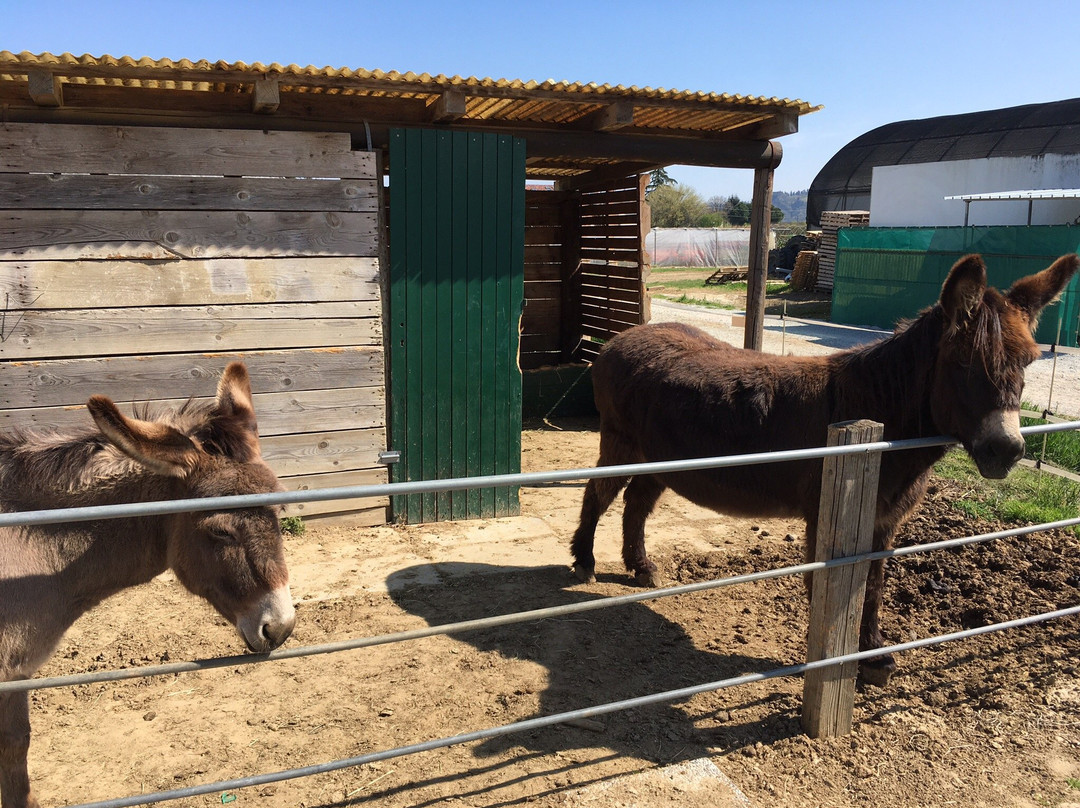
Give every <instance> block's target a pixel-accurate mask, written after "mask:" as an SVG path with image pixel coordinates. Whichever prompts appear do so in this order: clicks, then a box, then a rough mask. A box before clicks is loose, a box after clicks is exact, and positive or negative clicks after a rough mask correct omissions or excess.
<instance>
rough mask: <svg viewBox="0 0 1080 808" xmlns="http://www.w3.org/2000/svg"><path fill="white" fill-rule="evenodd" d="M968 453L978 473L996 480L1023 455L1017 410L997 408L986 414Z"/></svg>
mask: <svg viewBox="0 0 1080 808" xmlns="http://www.w3.org/2000/svg"><path fill="white" fill-rule="evenodd" d="M968 454H970V455H971V458H972V459H973V460H974V461H975V465H976V466H978V468H979V474H981V475H982V476H983V477H987V478H989V479H992V480H1000V479H1002V478H1003V477H1005V476H1006V475H1008V473H1009V472H1010V471H1011V470H1012V467H1013V466H1015V465H1016V464H1017V463H1018V462H1019V461H1020V458H1022V457H1023V456H1024V438H1023V437H1022V436H1021V435H1020V413H1019V412H1017V411H1016V410H1000V411H998V412H994V413H991V414H990V415H987V416H986V417H985V418H984V419H983V420H982V423H981V424H980V425H979V431H978V433H977V434H976V436H975V438H974V439H973V440H972V441H971V445H970V446H969V447H968Z"/></svg>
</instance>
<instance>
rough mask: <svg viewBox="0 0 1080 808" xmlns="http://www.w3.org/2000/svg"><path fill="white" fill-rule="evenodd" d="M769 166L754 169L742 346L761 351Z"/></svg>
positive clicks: (770, 181)
mask: <svg viewBox="0 0 1080 808" xmlns="http://www.w3.org/2000/svg"><path fill="white" fill-rule="evenodd" d="M772 186H773V170H772V169H771V168H755V169H754V198H753V200H752V202H751V203H750V265H749V267H748V268H747V283H746V326H745V328H744V331H743V347H744V348H750V349H752V350H755V351H760V350H761V348H762V345H763V344H764V338H765V278H766V276H767V275H768V272H769V225H770V224H771V222H772Z"/></svg>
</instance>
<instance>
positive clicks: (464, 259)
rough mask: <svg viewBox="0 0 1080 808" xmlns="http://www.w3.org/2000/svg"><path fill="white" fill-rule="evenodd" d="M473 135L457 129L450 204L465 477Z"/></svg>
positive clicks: (456, 512) (460, 470) (456, 435)
mask: <svg viewBox="0 0 1080 808" xmlns="http://www.w3.org/2000/svg"><path fill="white" fill-rule="evenodd" d="M468 157H469V135H468V134H467V133H465V132H454V133H453V157H452V176H451V196H450V206H451V210H452V216H453V224H452V232H451V239H450V240H451V244H450V262H451V270H450V276H451V285H452V292H451V308H452V310H453V315H454V325H453V335H452V349H451V354H452V357H451V364H452V368H453V370H452V378H451V381H450V396H451V398H452V399H453V401H454V417H453V420H452V423H451V426H450V430H451V432H450V439H451V441H453V466H452V468H451V476H453V477H458V478H460V477H465V476H467V475H468V473H469V470H468V469H469V466H468V439H467V435H468V428H469V427H468V425H469V418H470V417H472V415H471V403H472V400H473V399H472V397H471V396H470V394H469V380H470V378H471V376H472V368H473V367H474V366H475V364H474V362H473V361H472V357H470V356H469V352H468V349H469V343H468V331H469V276H468V272H469V231H468V222H469V216H468V213H469V209H468V201H469V195H468V190H469V188H468V177H469V162H468ZM468 514H469V508H468V494H467V492H465V491H453V492H451V494H450V518H451V519H465V518H466V517H467V516H468Z"/></svg>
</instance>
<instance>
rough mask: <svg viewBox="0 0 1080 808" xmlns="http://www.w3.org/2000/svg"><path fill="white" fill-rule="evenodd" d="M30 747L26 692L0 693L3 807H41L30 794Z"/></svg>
mask: <svg viewBox="0 0 1080 808" xmlns="http://www.w3.org/2000/svg"><path fill="white" fill-rule="evenodd" d="M29 748H30V711H29V700H28V698H27V695H26V693H5V694H3V695H0V804H2V806H3V808H38V801H37V800H35V799H34V797H33V796H32V795H31V794H30V776H29V774H28V773H27V771H26V751H27V749H29Z"/></svg>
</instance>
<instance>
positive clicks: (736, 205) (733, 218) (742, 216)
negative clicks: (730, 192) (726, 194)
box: [724, 196, 750, 227]
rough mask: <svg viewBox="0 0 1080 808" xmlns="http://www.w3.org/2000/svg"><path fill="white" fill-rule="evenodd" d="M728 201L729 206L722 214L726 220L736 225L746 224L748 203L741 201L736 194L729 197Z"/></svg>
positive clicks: (748, 212)
mask: <svg viewBox="0 0 1080 808" xmlns="http://www.w3.org/2000/svg"><path fill="white" fill-rule="evenodd" d="M732 200H733V201H732ZM728 201H729V203H730V206H729V207H728V209H727V210H726V211H725V212H724V216H725V217H726V218H727V220H728V221H729V222H731V223H732V224H733V225H735V226H736V227H741V226H742V225H745V224H748V223H749V221H750V203H749V202H743V201H742V200H741V199H739V197H737V196H733V197H731V199H729V200H728Z"/></svg>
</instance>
